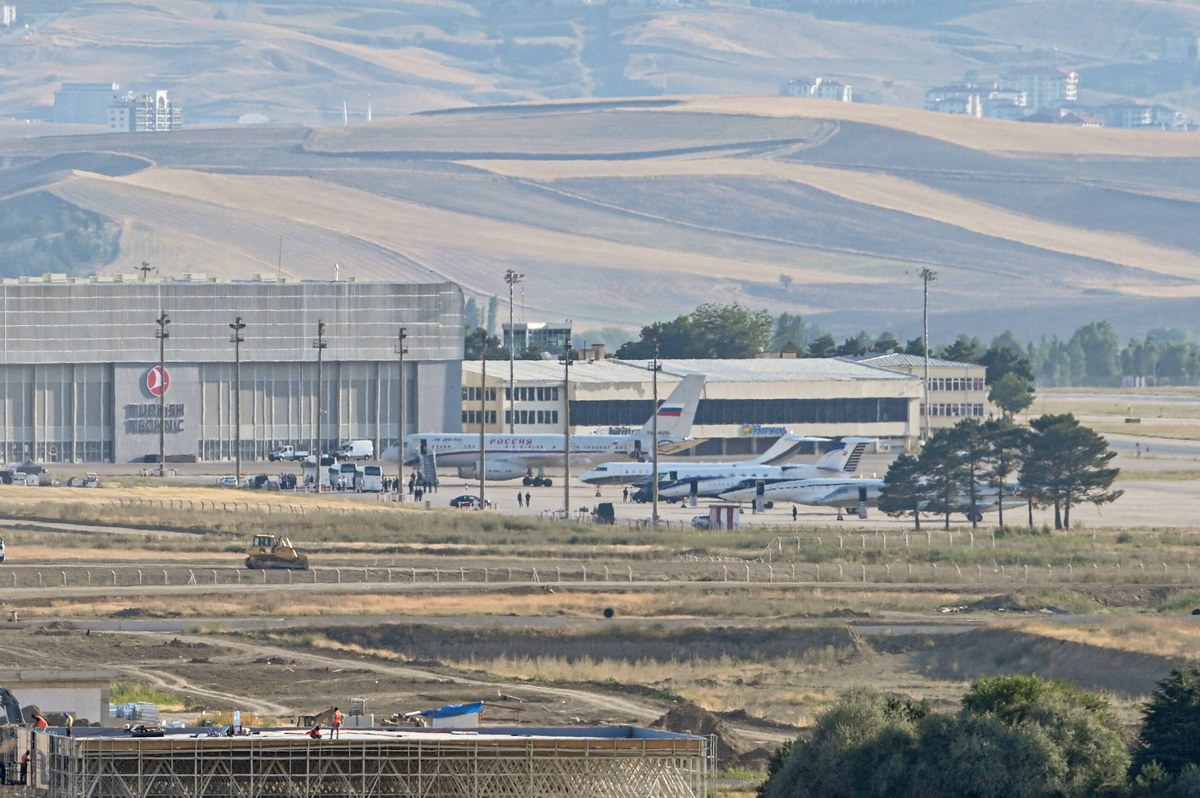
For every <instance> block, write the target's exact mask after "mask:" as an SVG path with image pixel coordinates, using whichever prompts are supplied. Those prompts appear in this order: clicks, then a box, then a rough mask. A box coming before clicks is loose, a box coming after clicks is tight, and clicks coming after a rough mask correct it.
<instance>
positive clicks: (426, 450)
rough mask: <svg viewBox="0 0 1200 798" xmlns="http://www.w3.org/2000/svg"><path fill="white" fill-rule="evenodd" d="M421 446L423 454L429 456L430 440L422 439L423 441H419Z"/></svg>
mask: <svg viewBox="0 0 1200 798" xmlns="http://www.w3.org/2000/svg"><path fill="white" fill-rule="evenodd" d="M419 446H420V449H421V454H429V439H428V438H421V440H420V441H419Z"/></svg>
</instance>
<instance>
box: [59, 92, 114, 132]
mask: <svg viewBox="0 0 1200 798" xmlns="http://www.w3.org/2000/svg"><path fill="white" fill-rule="evenodd" d="M120 90H121V86H120V84H118V83H64V84H63V85H62V88H61V89H59V90H58V91H56V92H54V121H55V122H61V123H64V124H68V125H104V124H108V107H109V106H110V105H112V104H113V101H114V100H116V99H117V97H118V96H119V95H118V92H119V91H120Z"/></svg>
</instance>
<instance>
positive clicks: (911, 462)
mask: <svg viewBox="0 0 1200 798" xmlns="http://www.w3.org/2000/svg"><path fill="white" fill-rule="evenodd" d="M929 499H930V490H929V486H928V484H927V483H926V482H925V481H924V479H923V478H922V473H921V464H920V463H919V462H918V461H917V458H915V457H913V456H912V455H911V454H902V455H900V456H899V457H897V458H896V459H895V460H893V461H892V464H891V465H890V466H888V470H887V474H885V475H884V477H883V487H882V488H880V489H879V510H880V512H883V513H887V514H888V515H890V516H893V517H899V516H903V515H911V516H912V517H913V528H914V529H920V528H921V510H922V508H923V507H924V506H925V504H926V503H927V502H928V501H929Z"/></svg>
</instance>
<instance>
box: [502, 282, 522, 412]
mask: <svg viewBox="0 0 1200 798" xmlns="http://www.w3.org/2000/svg"><path fill="white" fill-rule="evenodd" d="M524 279H525V275H523V274H521V273H520V272H518V271H516V270H515V269H509V270H508V271H506V272H505V273H504V282H506V283H508V434H509V435H512V434H513V425H514V423H515V422H516V420H517V418H516V417H517V414H516V412H515V410H514V409H513V408H514V405H513V400H514V399H515V398H516V396H515V394H516V392H517V389H516V383H515V382H514V380H513V364H514V362H515V361H516V359H517V331H516V329H515V328H514V327H513V286H514V285H516V284H517V283H519V282H521V281H522V280H524ZM501 429H502V430H503V429H504V428H503V427H501Z"/></svg>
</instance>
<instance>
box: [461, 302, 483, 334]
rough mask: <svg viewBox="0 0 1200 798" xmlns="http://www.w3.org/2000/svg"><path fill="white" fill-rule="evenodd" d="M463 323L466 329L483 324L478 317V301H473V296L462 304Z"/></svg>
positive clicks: (472, 328)
mask: <svg viewBox="0 0 1200 798" xmlns="http://www.w3.org/2000/svg"><path fill="white" fill-rule="evenodd" d="M463 325H465V326H466V328H467V329H468V330H474V329H475V328H476V327H482V326H483V319H481V318H479V303H478V302H476V301H475V297H471V298H470V299H468V300H467V301H466V303H465V304H464V305H463Z"/></svg>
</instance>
